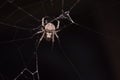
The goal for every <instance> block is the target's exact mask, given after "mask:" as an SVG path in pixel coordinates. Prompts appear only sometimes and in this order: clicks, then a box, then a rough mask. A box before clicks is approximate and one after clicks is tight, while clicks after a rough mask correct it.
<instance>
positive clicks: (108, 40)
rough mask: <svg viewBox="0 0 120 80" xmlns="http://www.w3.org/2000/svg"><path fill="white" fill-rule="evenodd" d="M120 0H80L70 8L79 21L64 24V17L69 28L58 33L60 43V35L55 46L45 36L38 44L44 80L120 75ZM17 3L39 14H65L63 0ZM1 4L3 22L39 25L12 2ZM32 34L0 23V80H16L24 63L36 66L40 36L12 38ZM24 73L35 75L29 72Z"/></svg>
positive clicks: (68, 0) (109, 79) (114, 79)
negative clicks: (62, 9)
mask: <svg viewBox="0 0 120 80" xmlns="http://www.w3.org/2000/svg"><path fill="white" fill-rule="evenodd" d="M75 1H76V0H65V3H64V10H65V11H66V10H69V8H70V7H71V6H72V5H73V3H74V2H75ZM119 3H120V1H117V0H81V1H80V2H79V3H78V4H77V5H76V6H75V7H74V8H73V9H72V11H71V12H70V16H71V17H72V19H73V20H74V21H75V22H76V23H78V24H79V25H75V24H72V25H66V23H65V22H64V21H61V25H60V27H61V28H63V27H64V25H66V26H67V27H66V28H64V29H63V30H62V31H61V32H59V33H58V35H59V37H60V44H59V43H58V41H57V39H56V40H55V44H54V48H53V49H52V50H51V42H47V41H45V39H44V40H43V41H42V43H41V44H40V46H39V48H38V57H39V73H40V77H41V80H48V79H49V80H120V77H119V76H120V62H119V61H120V58H119V57H120V54H119V53H120V48H119V45H120V37H119V36H120V31H119V30H120V28H119V26H120V23H119V21H120V11H119V8H120V4H119ZM14 4H17V5H19V6H21V7H22V8H24V9H25V10H26V11H28V12H29V13H31V14H32V15H34V16H35V17H37V18H38V19H41V18H42V17H44V16H51V17H56V16H58V15H60V14H61V0H56V1H55V0H53V4H51V2H50V1H49V0H15V1H14ZM0 5H1V8H0V22H4V23H9V24H11V25H17V26H21V27H24V28H28V29H31V28H35V27H36V26H38V25H40V24H41V22H40V23H38V22H37V21H36V20H34V19H33V18H32V17H30V16H28V15H27V14H26V13H24V12H23V11H21V10H18V9H17V7H15V6H14V5H13V4H10V3H8V2H6V1H4V0H0ZM51 5H53V6H51ZM66 22H67V24H69V21H66ZM34 33H35V32H34V31H32V32H31V31H26V30H19V29H16V28H12V27H10V26H7V25H3V24H0V37H1V38H0V80H13V79H14V78H15V77H16V76H17V75H18V74H19V72H20V71H21V70H22V69H23V68H24V67H25V65H27V66H28V68H29V69H30V70H31V71H34V69H35V68H34V63H35V58H34V55H33V53H34V49H35V40H36V37H34V38H33V39H30V40H23V41H14V42H9V41H11V40H13V39H14V40H16V39H20V38H26V37H29V36H32V34H34ZM68 58H69V59H68ZM24 64H25V65H24ZM25 75H28V76H29V77H30V76H31V75H30V74H29V73H27V72H26V73H25ZM22 80H27V79H22ZM30 80H32V79H30Z"/></svg>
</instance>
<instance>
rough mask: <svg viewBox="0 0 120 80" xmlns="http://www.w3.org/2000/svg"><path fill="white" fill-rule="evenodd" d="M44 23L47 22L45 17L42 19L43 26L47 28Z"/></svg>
mask: <svg viewBox="0 0 120 80" xmlns="http://www.w3.org/2000/svg"><path fill="white" fill-rule="evenodd" d="M44 21H45V17H43V18H42V26H45V23H44Z"/></svg>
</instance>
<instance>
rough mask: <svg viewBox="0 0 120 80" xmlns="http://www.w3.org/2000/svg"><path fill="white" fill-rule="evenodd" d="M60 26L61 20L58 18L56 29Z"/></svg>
mask: <svg viewBox="0 0 120 80" xmlns="http://www.w3.org/2000/svg"><path fill="white" fill-rule="evenodd" d="M59 26H60V21H59V20H57V27H56V29H59Z"/></svg>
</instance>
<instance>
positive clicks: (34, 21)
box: [0, 0, 113, 80]
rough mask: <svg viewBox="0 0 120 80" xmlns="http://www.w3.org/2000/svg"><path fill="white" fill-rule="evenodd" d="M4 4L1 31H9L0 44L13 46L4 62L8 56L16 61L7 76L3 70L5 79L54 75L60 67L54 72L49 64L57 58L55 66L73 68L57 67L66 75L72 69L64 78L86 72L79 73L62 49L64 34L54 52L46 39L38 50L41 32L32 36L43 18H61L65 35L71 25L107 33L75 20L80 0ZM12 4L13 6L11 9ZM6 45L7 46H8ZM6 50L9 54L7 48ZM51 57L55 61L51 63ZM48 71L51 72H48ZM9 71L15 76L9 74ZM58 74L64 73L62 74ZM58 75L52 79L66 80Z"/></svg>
mask: <svg viewBox="0 0 120 80" xmlns="http://www.w3.org/2000/svg"><path fill="white" fill-rule="evenodd" d="M67 2H69V3H67ZM2 3H3V4H1V6H0V9H1V11H4V10H6V11H5V12H2V14H4V13H6V14H4V15H3V16H0V24H1V26H2V28H3V31H1V34H2V35H3V33H6V34H4V37H5V38H3V40H1V45H2V47H4V49H8V48H9V47H11V48H10V49H8V52H9V51H10V53H9V55H8V54H4V56H6V55H7V56H8V57H6V58H5V59H3V61H5V60H7V58H8V59H11V58H13V57H14V59H13V60H12V61H13V62H14V60H16V61H15V62H14V63H12V66H10V67H12V69H11V70H10V72H11V73H8V74H7V76H6V75H3V74H6V73H5V72H3V71H2V73H1V76H2V80H46V79H49V78H51V76H53V75H52V74H53V73H57V72H56V71H55V70H57V69H55V70H54V69H53V72H52V71H51V70H50V71H48V70H47V68H48V69H52V68H51V66H48V65H51V64H52V65H54V62H55V61H53V60H57V63H55V66H56V67H58V63H59V65H60V64H61V65H66V66H65V67H70V68H69V69H67V70H65V69H64V68H63V66H62V68H59V67H58V69H60V70H63V72H64V73H61V74H63V75H66V74H67V73H66V71H67V72H69V70H70V75H73V77H72V78H68V75H66V76H67V78H65V77H64V79H65V80H67V79H69V80H81V79H83V77H82V75H83V74H84V73H83V74H81V73H80V70H78V68H77V67H76V66H75V65H74V64H73V62H72V61H71V59H70V58H69V57H68V56H67V55H66V52H65V50H63V48H65V47H63V46H61V44H62V43H63V42H64V41H63V42H62V39H64V37H62V39H61V38H60V40H59V39H58V40H56V41H57V43H58V45H59V47H58V45H57V44H56V41H55V44H54V46H53V47H52V51H51V45H52V43H51V42H46V41H45V40H43V41H42V42H41V43H40V45H39V47H38V48H37V49H36V45H37V44H38V43H37V41H36V40H38V39H39V38H40V36H41V35H39V36H34V35H33V34H34V33H35V32H36V31H38V30H39V29H40V28H41V19H42V18H43V17H45V16H49V17H51V18H52V19H51V20H50V22H54V21H55V20H60V26H62V27H60V30H61V33H59V35H60V37H61V36H62V35H63V32H64V30H66V32H69V31H67V29H68V27H70V28H71V26H77V27H83V28H84V29H86V30H88V31H91V32H95V33H97V34H100V35H102V36H104V34H102V33H100V32H97V31H95V30H93V29H91V28H88V27H85V26H82V25H80V24H78V23H77V21H74V18H73V15H72V13H74V9H75V8H76V7H77V6H78V5H79V4H80V0H59V1H56V0H38V1H37V0H36V1H33V0H28V1H27V0H26V1H23V0H6V1H3V2H2ZM9 7H10V10H9ZM7 10H8V12H9V13H8V12H7ZM72 10H73V11H72ZM71 15H72V16H71ZM77 29H78V28H77ZM73 31H74V30H73ZM8 32H11V33H8ZM76 32H77V31H76ZM78 32H79V31H78ZM78 32H77V33H78ZM64 34H65V33H64ZM71 36H72V35H71ZM108 37H109V36H108ZM70 38H71V37H70ZM110 38H111V37H110ZM112 39H113V38H112ZM5 40H6V41H5ZM71 40H72V39H71ZM60 41H61V42H60ZM73 41H74V40H73ZM4 45H7V47H6V46H4ZM30 49H31V50H30ZM47 50H48V52H49V54H47V53H48V52H47ZM3 52H4V53H7V52H5V51H3ZM12 53H14V54H12ZM56 53H57V54H56ZM13 55H14V56H13ZM47 55H48V56H47ZM51 55H52V56H51ZM42 57H44V58H45V57H47V58H45V59H44V58H42ZM63 57H64V58H63ZM52 58H53V60H52ZM57 58H58V59H57ZM61 58H62V59H61ZM50 59H51V60H50ZM49 60H50V61H53V62H49ZM59 60H61V61H62V62H64V63H62V62H60V61H59ZM12 61H10V62H12ZM17 61H18V62H17ZM46 62H49V63H51V64H46ZM17 63H18V64H17ZM7 64H9V63H7V62H5V63H4V65H6V66H7ZM10 64H11V63H10ZM15 64H17V65H15ZM42 65H44V66H42ZM15 66H16V67H17V68H18V69H15V68H16V67H15ZM47 66H48V67H47ZM49 67H50V68H49ZM54 68H55V67H54ZM6 69H7V67H6ZM14 69H15V70H16V71H15V70H14ZM43 69H44V70H43ZM60 70H58V71H60ZM6 71H8V70H6ZM47 71H48V72H49V73H46V72H47ZM50 72H51V73H50ZM10 74H12V75H11V76H9V75H10ZM48 74H49V75H50V76H47V77H48V78H46V75H48ZM58 74H59V75H61V74H60V73H58ZM8 76H9V77H8ZM55 76H57V75H55ZM55 76H54V78H52V80H56V79H57V80H61V79H63V78H60V79H58V78H56V77H55ZM57 77H58V76H57ZM83 80H84V79H83Z"/></svg>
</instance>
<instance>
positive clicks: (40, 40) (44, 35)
mask: <svg viewBox="0 0 120 80" xmlns="http://www.w3.org/2000/svg"><path fill="white" fill-rule="evenodd" d="M44 36H45V32H43V34H42V36H41V38H40V39H39V40H38V44H37V46H36V50H37V49H38V47H39V44H40V42H41V41H42V39H43V37H44Z"/></svg>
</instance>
